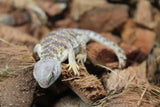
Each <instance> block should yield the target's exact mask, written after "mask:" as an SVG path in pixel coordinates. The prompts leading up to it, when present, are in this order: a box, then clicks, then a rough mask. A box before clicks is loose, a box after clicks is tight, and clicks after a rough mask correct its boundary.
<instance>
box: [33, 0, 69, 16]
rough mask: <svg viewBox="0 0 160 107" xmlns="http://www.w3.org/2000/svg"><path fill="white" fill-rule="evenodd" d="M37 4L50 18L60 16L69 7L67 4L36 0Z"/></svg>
mask: <svg viewBox="0 0 160 107" xmlns="http://www.w3.org/2000/svg"><path fill="white" fill-rule="evenodd" d="M35 2H36V3H37V5H38V6H39V7H40V8H41V9H42V10H43V11H45V12H46V13H47V14H48V15H49V16H55V15H57V14H60V13H62V11H63V10H64V9H65V8H66V7H67V3H54V2H52V1H42V0H35Z"/></svg>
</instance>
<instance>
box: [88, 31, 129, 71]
mask: <svg viewBox="0 0 160 107" xmlns="http://www.w3.org/2000/svg"><path fill="white" fill-rule="evenodd" d="M85 33H86V34H87V35H88V36H89V38H90V39H92V40H94V41H96V42H98V43H100V44H102V45H104V46H106V47H108V48H110V49H112V50H113V51H114V52H115V54H116V56H117V57H118V61H119V68H123V67H125V65H126V59H127V58H126V55H125V53H124V51H123V50H122V48H120V47H119V46H118V45H117V44H116V43H114V42H112V41H109V40H107V39H106V38H104V37H102V36H101V35H100V34H98V33H96V32H93V31H90V30H85Z"/></svg>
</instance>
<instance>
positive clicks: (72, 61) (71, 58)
mask: <svg viewBox="0 0 160 107" xmlns="http://www.w3.org/2000/svg"><path fill="white" fill-rule="evenodd" d="M68 60H69V64H68V65H67V67H69V69H68V70H69V71H70V70H71V69H72V70H73V72H74V75H77V76H79V75H80V74H79V71H78V70H79V66H78V65H77V63H76V61H75V53H74V51H73V49H69V55H68Z"/></svg>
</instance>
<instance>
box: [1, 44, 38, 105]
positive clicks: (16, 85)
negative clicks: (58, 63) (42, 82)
mask: <svg viewBox="0 0 160 107" xmlns="http://www.w3.org/2000/svg"><path fill="white" fill-rule="evenodd" d="M34 63H35V61H34V59H33V57H32V56H31V54H30V53H29V51H28V49H27V48H26V47H24V46H13V45H9V46H5V45H2V43H1V45H0V86H1V87H0V104H1V106H5V107H9V106H10V107H22V106H23V107H28V106H30V105H31V104H32V100H33V95H34V91H35V88H36V84H35V83H36V82H35V80H34V78H33V76H32V75H33V74H32V73H33V72H32V71H33V66H34Z"/></svg>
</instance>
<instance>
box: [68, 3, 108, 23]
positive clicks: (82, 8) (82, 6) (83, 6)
mask: <svg viewBox="0 0 160 107" xmlns="http://www.w3.org/2000/svg"><path fill="white" fill-rule="evenodd" d="M106 6H107V2H106V1H105V0H73V1H72V4H71V14H70V15H71V17H72V18H73V19H74V20H79V19H80V17H81V16H82V15H83V14H84V13H85V12H87V11H89V10H92V9H93V8H103V7H106Z"/></svg>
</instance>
